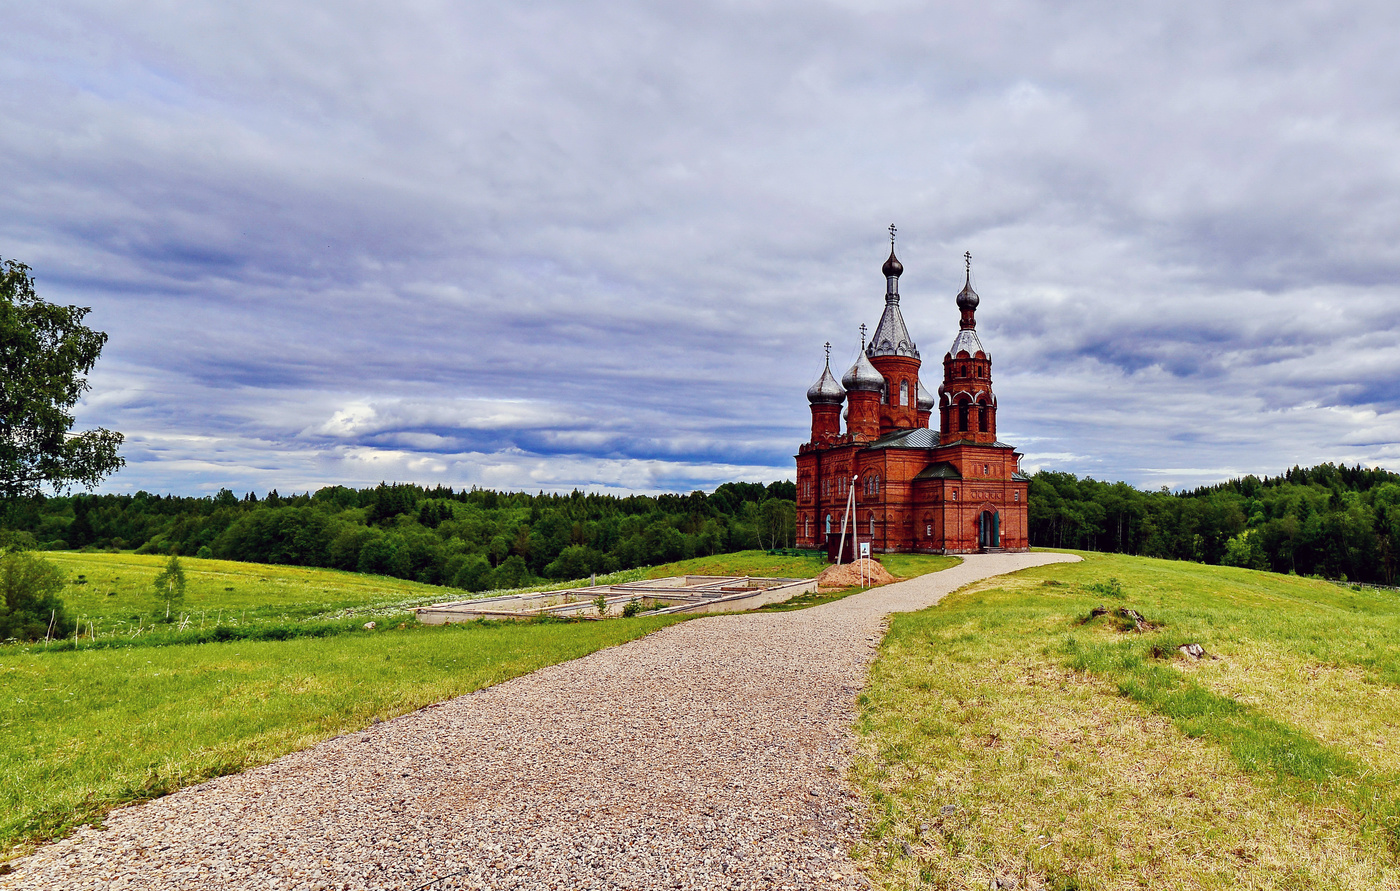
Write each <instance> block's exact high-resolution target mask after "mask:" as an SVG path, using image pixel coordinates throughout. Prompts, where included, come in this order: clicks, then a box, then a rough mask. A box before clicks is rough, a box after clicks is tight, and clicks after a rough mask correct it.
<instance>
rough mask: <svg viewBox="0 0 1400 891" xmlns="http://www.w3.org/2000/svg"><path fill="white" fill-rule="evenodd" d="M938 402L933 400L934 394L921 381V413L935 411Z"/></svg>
mask: <svg viewBox="0 0 1400 891" xmlns="http://www.w3.org/2000/svg"><path fill="white" fill-rule="evenodd" d="M937 405H938V402H937V401H936V400H935V399H934V398H933V394H932V393H930V392H929V391H928V388H927V387H925V386H924V382H923V381H919V411H933V410H934V408H935V407H937Z"/></svg>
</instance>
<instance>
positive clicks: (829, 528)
mask: <svg viewBox="0 0 1400 891" xmlns="http://www.w3.org/2000/svg"><path fill="white" fill-rule="evenodd" d="M826 534H827V535H830V534H831V514H827V515H826Z"/></svg>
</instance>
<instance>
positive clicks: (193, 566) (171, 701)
mask: <svg viewBox="0 0 1400 891" xmlns="http://www.w3.org/2000/svg"><path fill="white" fill-rule="evenodd" d="M44 557H45V558H46V559H49V560H52V561H53V562H54V563H55V564H57V565H58V566H59V567H60V568H61V569H62V570H63V571H64V573H65V575H66V576H67V580H68V583H67V586H66V588H65V591H64V594H63V599H64V601H65V603H66V604H67V607H68V610H69V612H70V613H71V614H72V615H73V616H74V617H75V619H76V624H78V625H79V627H78V628H77V631H78V633H79V634H80V637H79V640H78V643H77V649H76V650H75V649H74V645H73V643H72V640H71V637H72V635H73V634H74V631H75V629H74V628H67V629H63V633H64V634H65V635H66V637H65V639H64V640H63V641H60V642H57V643H52V644H49V645H47V646H46V645H45V644H44V643H42V642H40V643H37V644H9V645H6V646H0V852H3V854H2V855H0V856H5V857H12V856H15V855H17V854H20V853H23V852H24V851H25V850H28V849H29V848H30V847H32V845H33V844H35V843H37V842H40V841H43V840H46V839H50V838H54V837H56V836H59V835H62V834H63V833H64V832H66V831H67V830H69V829H71V828H72V827H74V826H78V825H81V824H83V823H87V822H92V821H95V820H100V819H101V817H102V815H103V814H105V813H106V812H107V811H109V810H111V809H112V808H114V807H119V806H121V805H123V804H127V803H130V802H133V801H140V800H143V799H146V798H151V797H154V796H157V795H162V794H165V793H167V792H171V791H173V790H175V789H178V788H180V787H181V786H185V785H189V784H191V783H196V782H199V781H201V780H205V779H208V778H210V777H214V776H219V775H221V774H226V773H231V772H237V771H242V770H246V769H248V768H250V767H253V766H256V765H258V764H264V763H267V762H269V761H271V760H273V759H275V758H277V757H280V756H281V755H285V754H287V753H288V752H293V751H297V750H299V749H303V748H306V747H308V746H311V745H314V744H315V743H317V742H319V741H321V740H323V739H327V738H329V737H332V736H336V735H338V734H341V733H346V732H349V731H351V730H356V729H359V728H361V727H364V726H365V725H367V724H369V723H371V722H372V721H374V720H376V719H387V718H390V717H393V716H395V715H400V714H404V713H406V712H409V711H412V710H414V709H417V708H421V707H422V706H425V705H429V704H431V703H434V702H440V701H442V700H444V699H449V698H451V697H454V696H459V695H462V694H464V693H469V692H471V691H473V690H477V689H480V688H481V687H485V686H489V685H491V684H496V683H500V682H501V681H504V680H507V679H509V678H512V677H516V676H518V675H521V674H525V673H527V672H530V671H534V670H535V669H537V668H541V667H543V666H545V665H551V664H554V663H557V662H562V661H565V660H568V659H575V658H578V657H579V656H583V655H586V654H588V653H591V652H593V651H594V650H597V649H599V648H602V647H607V646H613V645H615V644H619V643H623V642H625V641H628V640H633V639H635V638H637V637H640V636H642V635H645V634H648V633H650V632H652V631H654V630H656V629H658V628H662V627H665V626H666V625H669V624H673V623H675V622H676V621H679V619H677V618H662V617H655V618H651V617H638V618H634V619H626V620H617V621H609V622H572V623H566V622H525V623H507V624H499V623H470V624H465V625H451V626H441V627H424V626H420V625H418V624H417V623H416V622H415V621H414V620H413V618H412V615H411V613H410V612H409V611H410V609H411V607H413V606H415V605H420V604H426V603H432V602H435V601H442V600H447V599H456V598H459V597H462V596H465V595H463V593H462V592H459V591H455V590H453V589H449V588H440V587H436V586H432V585H421V584H417V583H414V582H407V581H402V580H399V579H392V578H385V577H379V576H369V575H360V574H356V573H347V572H336V571H334V570H325V569H302V568H298V567H285V566H265V565H261V564H249V563H233V562H228V561H219V560H199V559H195V558H182V559H181V563H182V564H183V566H184V570H185V574H186V577H187V579H188V587H187V592H186V596H185V599H184V603H183V604H182V605H181V606H180V607H179V609H178V610H172V612H173V613H175V615H173V616H172V617H171V620H170V621H169V622H165V621H164V616H163V613H164V607H163V603H158V602H157V600H156V598H155V595H154V593H153V592H152V582H153V580H154V578H155V576H156V574H157V573H158V572H159V571H160V569H161V568H162V567H163V566H164V563H165V559H166V558H163V557H148V556H138V555H132V554H85V553H67V552H58V553H47V554H45V555H44ZM639 575H640V573H639V572H634V573H632V574H631V577H638V576H639ZM367 621H372V622H374V623H375V627H374V628H373V629H367V628H365V627H364V626H365V624H366V622H367ZM153 623H154V624H153ZM201 626H203V627H202V629H201ZM182 629H183V630H182ZM216 632H217V633H225V632H226V633H228V634H229V635H230V636H232V635H236V634H247V635H252V636H254V637H255V638H256V637H258V636H262V637H270V638H271V639H231V640H225V641H218V640H212V641H209V642H203V643H195V642H193V641H194V640H196V639H197V636H198V635H200V634H201V633H202V634H204V635H205V636H206V638H205V639H207V638H208V635H210V634H212V633H216ZM94 633H95V635H96V639H95V640H94V639H93V637H92V635H93V634H94ZM56 634H57V632H56ZM283 637H285V638H286V639H279V638H283Z"/></svg>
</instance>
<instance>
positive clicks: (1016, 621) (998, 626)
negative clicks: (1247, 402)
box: [854, 554, 1400, 889]
mask: <svg viewBox="0 0 1400 891" xmlns="http://www.w3.org/2000/svg"><path fill="white" fill-rule="evenodd" d="M1083 556H1084V557H1085V558H1086V559H1085V562H1084V563H1080V564H1072V565H1063V564H1062V565H1056V566H1049V567H1043V568H1040V569H1035V570H1030V571H1027V572H1023V573H1019V574H1018V575H1016V576H1014V577H1009V578H1002V579H993V580H989V581H987V582H984V583H981V584H979V585H976V586H973V587H971V588H969V589H966V590H964V591H962V592H959V593H957V594H955V595H952V596H950V597H949V598H947V599H946V600H945V601H944V602H943V603H942V604H940V605H939V606H937V607H934V608H932V609H929V610H925V611H923V612H920V613H915V614H909V615H898V616H895V617H894V618H893V621H892V624H891V628H890V632H889V634H888V636H887V637H886V639H885V641H884V643H883V644H882V646H881V651H880V656H879V658H878V660H877V662H876V664H875V665H874V667H873V669H872V674H871V680H870V684H869V687H868V688H867V690H866V692H865V693H864V694H863V696H862V698H861V703H862V713H861V717H860V720H859V725H858V729H859V732H860V734H861V735H862V738H863V741H864V746H863V753H862V755H861V756H860V758H859V759H858V760H857V763H856V766H855V769H854V776H855V779H856V781H857V783H858V785H860V786H861V787H862V789H863V791H864V792H865V794H866V796H867V798H868V800H869V802H870V803H871V808H872V817H873V823H872V828H871V832H870V834H869V837H868V843H867V844H866V846H865V848H864V849H863V850H862V851H861V852H860V857H861V858H862V861H863V865H864V866H865V867H866V869H867V870H868V871H869V875H870V876H871V877H872V879H873V880H875V882H876V884H877V885H880V886H884V887H892V888H893V887H898V888H978V889H985V888H988V887H991V883H992V882H993V881H995V880H997V879H1002V880H1003V881H1009V880H1013V879H1014V880H1015V882H1016V885H1015V886H1016V887H1021V888H1026V887H1032V888H1034V887H1043V888H1053V889H1118V888H1164V887H1184V888H1220V889H1224V888H1277V889H1283V888H1298V889H1304V888H1308V889H1311V888H1338V889H1342V888H1397V887H1400V866H1397V849H1400V807H1397V790H1400V740H1397V738H1396V733H1395V728H1396V726H1397V725H1400V689H1397V687H1400V597H1398V596H1397V595H1396V593H1395V592H1383V591H1382V592H1378V591H1375V590H1365V591H1357V590H1351V589H1347V588H1342V587H1339V586H1337V585H1334V584H1330V583H1327V582H1321V581H1313V580H1307V579H1299V578H1295V577H1289V576H1279V575H1272V574H1268V573H1258V572H1251V571H1248V570H1240V569H1231V568H1222V567H1207V566H1200V565H1196V564H1190V563H1178V562H1169V561H1160V560H1147V559H1140V558H1129V557H1120V556H1111V555H1102V554H1085V555H1083ZM1099 605H1102V606H1104V607H1106V608H1107V609H1108V610H1109V614H1108V615H1105V616H1102V617H1097V618H1090V611H1091V610H1092V609H1093V608H1094V607H1095V606H1099ZM1120 608H1131V609H1134V610H1137V611H1138V612H1140V613H1141V614H1142V615H1143V616H1144V617H1145V618H1146V620H1147V622H1148V623H1149V624H1150V625H1151V626H1155V627H1150V628H1148V629H1147V630H1144V631H1137V630H1132V623H1131V622H1129V621H1123V620H1118V619H1115V617H1114V616H1113V612H1114V611H1116V610H1117V609H1120ZM1124 629H1128V630H1124ZM1189 643H1197V644H1200V645H1201V646H1202V647H1204V649H1205V650H1206V651H1207V652H1208V653H1209V654H1211V655H1213V656H1218V657H1219V658H1210V657H1207V658H1205V659H1202V660H1199V661H1197V660H1194V659H1191V658H1189V657H1186V656H1184V655H1181V654H1180V653H1179V651H1178V649H1177V648H1178V647H1179V646H1181V645H1183V644H1189ZM1004 886H1006V885H1004Z"/></svg>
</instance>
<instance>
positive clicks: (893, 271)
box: [880, 245, 904, 278]
mask: <svg viewBox="0 0 1400 891" xmlns="http://www.w3.org/2000/svg"><path fill="white" fill-rule="evenodd" d="M880 271H881V272H883V273H884V274H885V276H886V277H887V278H888V277H889V276H891V275H893V276H894V277H896V278H898V277H899V276H901V275H903V274H904V264H903V263H901V262H899V258H898V257H896V256H895V255H894V246H893V245H891V246H890V258H889V259H888V260H886V261H885V265H884V266H881V267H880Z"/></svg>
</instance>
